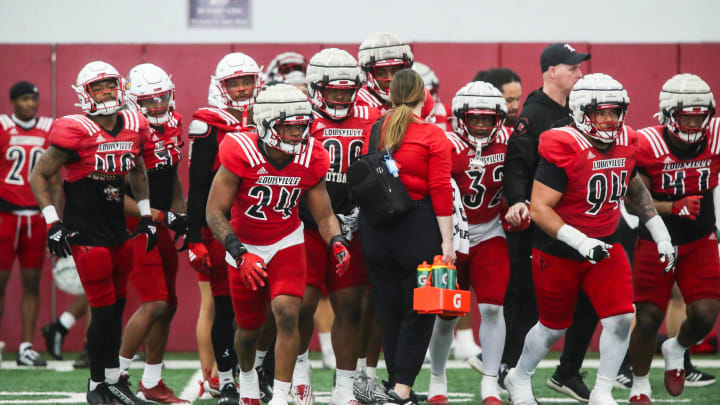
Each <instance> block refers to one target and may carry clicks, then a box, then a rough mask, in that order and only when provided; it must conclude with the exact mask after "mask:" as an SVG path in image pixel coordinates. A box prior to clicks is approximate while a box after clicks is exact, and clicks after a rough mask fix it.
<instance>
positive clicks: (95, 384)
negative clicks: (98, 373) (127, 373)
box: [88, 380, 102, 391]
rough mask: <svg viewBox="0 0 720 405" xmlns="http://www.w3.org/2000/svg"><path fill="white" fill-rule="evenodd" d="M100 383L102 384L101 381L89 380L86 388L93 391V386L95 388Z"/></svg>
mask: <svg viewBox="0 0 720 405" xmlns="http://www.w3.org/2000/svg"><path fill="white" fill-rule="evenodd" d="M100 384H102V381H100V382H97V381H93V380H90V384H89V385H88V390H89V391H95V388H97V386H98V385H100Z"/></svg>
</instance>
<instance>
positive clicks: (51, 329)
mask: <svg viewBox="0 0 720 405" xmlns="http://www.w3.org/2000/svg"><path fill="white" fill-rule="evenodd" d="M67 334H68V330H67V329H65V327H64V326H62V325H61V324H60V321H55V322H52V323H49V324H47V325H45V326H43V327H42V335H43V337H44V338H45V346H46V347H47V352H48V353H50V355H51V356H53V358H54V359H55V360H62V358H63V357H62V344H63V341H64V340H65V336H67Z"/></svg>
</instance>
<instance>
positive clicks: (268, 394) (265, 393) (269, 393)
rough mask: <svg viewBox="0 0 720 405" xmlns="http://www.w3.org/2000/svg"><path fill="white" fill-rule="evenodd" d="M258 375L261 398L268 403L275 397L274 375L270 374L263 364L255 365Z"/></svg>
mask: <svg viewBox="0 0 720 405" xmlns="http://www.w3.org/2000/svg"><path fill="white" fill-rule="evenodd" d="M255 371H257V375H258V385H259V386H260V399H261V400H263V402H265V403H267V402H270V400H271V399H272V397H273V383H274V381H273V376H272V375H270V374H269V373H268V372H267V371H266V370H265V368H263V366H262V365H259V366H257V367H255Z"/></svg>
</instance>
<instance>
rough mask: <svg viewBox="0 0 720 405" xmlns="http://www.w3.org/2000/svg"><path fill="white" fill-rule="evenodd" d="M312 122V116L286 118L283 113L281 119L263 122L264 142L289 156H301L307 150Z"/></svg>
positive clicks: (301, 115)
mask: <svg viewBox="0 0 720 405" xmlns="http://www.w3.org/2000/svg"><path fill="white" fill-rule="evenodd" d="M311 122H312V116H311V115H304V114H300V115H291V116H286V115H285V113H284V112H281V113H280V117H278V118H276V119H273V120H271V121H263V122H262V125H263V127H264V131H263V142H265V144H266V145H268V146H270V147H271V148H273V149H277V150H279V151H282V152H284V153H287V154H289V155H299V154H301V153H303V152H305V150H306V149H307V146H308V140H309V138H310V123H311Z"/></svg>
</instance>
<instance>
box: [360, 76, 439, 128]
mask: <svg viewBox="0 0 720 405" xmlns="http://www.w3.org/2000/svg"><path fill="white" fill-rule="evenodd" d="M355 105H356V106H360V107H362V106H368V107H370V108H374V109H376V110H379V111H380V113H381V114H385V113H386V112H388V111H390V110H391V109H392V103H390V102H386V101H385V100H383V99H381V98H379V97H378V96H376V95H375V94H374V93H373V92H372V90H370V89H368V87H367V84H364V85H363V86H362V87H361V88H360V90H358V94H357V100H356V101H355ZM434 108H435V100H433V98H432V96H431V95H430V92H429V91H428V90H427V89H425V104H423V108H422V111H420V116H421V117H423V119H425V118H428V117H429V116H430V114H432V112H433V109H434Z"/></svg>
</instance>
